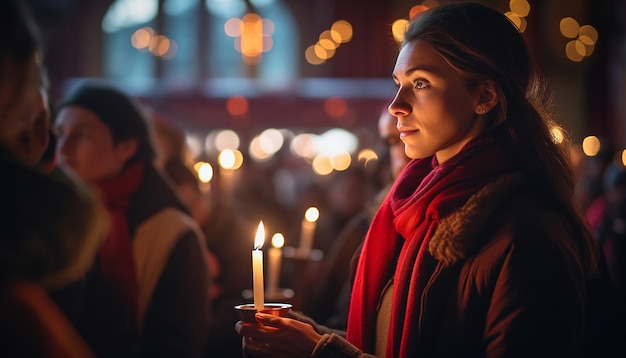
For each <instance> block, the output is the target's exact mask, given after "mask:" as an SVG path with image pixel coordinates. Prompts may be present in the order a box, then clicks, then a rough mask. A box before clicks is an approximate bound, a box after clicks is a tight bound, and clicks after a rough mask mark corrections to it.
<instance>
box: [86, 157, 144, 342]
mask: <svg viewBox="0 0 626 358" xmlns="http://www.w3.org/2000/svg"><path fill="white" fill-rule="evenodd" d="M144 166H145V165H144V163H143V162H137V163H134V164H132V165H130V166H129V167H128V168H126V169H125V170H124V171H123V172H122V174H121V175H120V176H118V177H116V178H113V179H109V180H106V181H103V182H99V183H98V184H97V185H98V189H99V191H100V194H101V196H102V200H103V201H104V203H105V205H106V207H107V209H108V212H109V220H110V223H111V224H110V232H109V236H108V237H107V238H106V240H105V241H104V243H103V244H102V246H101V247H100V250H99V252H98V258H99V283H100V285H101V287H100V288H101V291H100V292H102V293H103V296H104V297H101V299H100V303H101V305H102V307H101V309H102V314H101V315H99V316H100V317H101V318H102V319H103V320H105V322H99V323H98V324H101V325H103V326H102V327H101V328H103V329H104V331H108V333H113V336H115V335H117V334H120V335H124V336H129V335H130V336H134V335H137V332H138V327H137V325H138V324H137V322H138V318H139V299H138V297H139V296H138V287H137V273H136V269H135V260H134V257H133V244H132V241H131V236H130V229H129V226H128V222H127V219H126V210H127V209H128V206H129V204H130V198H131V196H132V195H133V194H134V193H135V192H136V191H137V189H138V188H139V184H141V181H142V179H143V175H144Z"/></svg>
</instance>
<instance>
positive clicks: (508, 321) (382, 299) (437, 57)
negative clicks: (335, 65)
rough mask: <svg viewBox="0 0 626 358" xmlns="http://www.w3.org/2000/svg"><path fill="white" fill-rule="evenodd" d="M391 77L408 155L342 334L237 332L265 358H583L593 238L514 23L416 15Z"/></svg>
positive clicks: (440, 11)
mask: <svg viewBox="0 0 626 358" xmlns="http://www.w3.org/2000/svg"><path fill="white" fill-rule="evenodd" d="M393 79H394V82H395V83H396V84H397V86H398V90H397V94H396V96H395V98H394V100H393V102H392V103H391V104H390V105H389V111H390V112H391V113H392V114H393V115H394V116H396V117H397V119H398V123H397V124H398V128H399V130H400V133H401V134H400V138H401V139H402V141H403V142H404V145H405V152H406V153H407V155H408V156H409V157H411V158H414V160H413V161H411V162H410V163H409V164H408V165H407V167H406V168H405V169H404V170H403V172H402V173H401V175H400V177H399V178H398V179H397V181H396V183H395V184H394V186H393V188H392V189H391V191H390V193H389V195H388V196H387V197H386V199H385V200H384V202H383V204H382V205H381V207H380V209H379V210H378V212H377V214H376V216H375V218H374V220H373V222H372V224H371V227H370V230H369V232H368V235H367V238H366V240H365V244H364V246H363V250H362V253H361V256H360V259H359V263H358V268H357V272H356V278H355V282H354V285H353V292H352V298H351V303H350V313H349V318H348V329H347V335H346V336H345V338H344V337H343V336H342V335H341V334H337V333H336V332H334V333H333V332H328V331H326V330H324V329H323V327H319V326H317V325H315V324H309V323H304V322H300V321H295V320H292V319H289V318H278V317H273V316H268V315H265V314H261V313H257V316H256V317H257V320H258V321H259V322H260V323H261V324H260V325H258V326H251V325H243V324H241V323H238V324H237V325H236V329H237V330H238V332H239V333H240V334H241V335H242V336H244V337H245V339H244V341H243V342H244V344H243V348H244V351H246V352H248V353H250V354H251V355H254V356H259V357H358V356H363V357H365V356H377V357H417V356H420V357H422V356H423V357H460V356H463V357H504V356H524V357H530V356H540V357H544V356H551V357H576V356H581V355H583V353H584V348H585V347H584V344H583V342H584V333H585V319H586V313H585V311H586V307H585V304H586V302H585V300H586V295H587V292H586V285H587V282H588V280H589V278H590V276H591V275H592V274H593V273H594V272H595V261H596V259H595V256H596V254H595V253H596V248H595V245H594V241H593V238H592V236H591V234H590V232H589V230H588V228H587V227H586V224H585V222H584V220H583V219H581V215H580V214H579V213H578V210H577V207H576V205H575V204H574V202H573V190H574V178H573V175H572V173H571V168H570V164H569V160H568V158H569V157H568V147H567V146H566V145H565V144H564V143H556V142H555V141H554V139H553V136H552V134H551V131H552V130H554V129H555V128H558V127H556V124H555V123H554V122H553V121H552V119H551V117H550V116H549V114H548V113H547V112H546V106H545V104H546V103H545V101H544V99H545V98H546V97H544V96H543V93H542V89H543V88H544V87H542V86H541V83H540V82H539V79H540V78H539V76H538V74H537V73H536V72H535V71H533V69H532V66H531V61H530V59H529V54H528V51H527V48H526V44H525V43H524V40H523V38H522V36H521V35H520V33H519V32H518V30H517V28H516V27H515V26H514V25H513V24H512V23H511V22H510V21H509V20H508V19H507V18H506V17H505V16H504V15H502V14H501V13H499V12H497V11H495V10H493V9H490V8H488V7H485V6H482V5H479V4H472V3H462V4H450V5H442V6H439V7H436V8H434V9H430V10H428V11H427V12H424V13H423V14H421V15H420V16H419V17H418V18H417V19H415V20H414V21H413V22H412V23H411V25H410V27H409V28H408V30H407V32H406V34H405V40H404V42H403V44H402V47H401V49H400V53H399V55H398V58H397V61H396V66H395V68H394V70H393Z"/></svg>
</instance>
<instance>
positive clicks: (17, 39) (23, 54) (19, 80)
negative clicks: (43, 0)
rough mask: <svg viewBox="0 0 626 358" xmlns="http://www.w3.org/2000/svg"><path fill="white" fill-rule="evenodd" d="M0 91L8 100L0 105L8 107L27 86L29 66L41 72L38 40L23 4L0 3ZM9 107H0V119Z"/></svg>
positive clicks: (35, 26) (34, 25)
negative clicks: (0, 35)
mask: <svg viewBox="0 0 626 358" xmlns="http://www.w3.org/2000/svg"><path fill="white" fill-rule="evenodd" d="M0 34H2V38H1V39H0V89H2V88H3V87H5V86H7V87H11V90H10V91H7V92H5V93H7V94H8V95H11V96H12V97H11V98H10V99H7V100H3V101H1V102H0V104H2V105H12V104H14V103H15V102H16V99H18V98H20V97H21V95H22V92H23V91H24V89H25V88H26V87H27V79H28V75H29V71H30V70H31V66H37V67H38V68H39V70H40V71H41V66H40V61H41V40H40V35H39V29H38V27H37V25H36V23H35V22H34V20H33V18H32V16H31V14H30V11H29V9H28V8H27V7H26V6H25V5H24V2H22V1H18V0H4V1H0ZM8 109H9V108H0V117H2V114H3V113H4V112H6V111H7V110H8Z"/></svg>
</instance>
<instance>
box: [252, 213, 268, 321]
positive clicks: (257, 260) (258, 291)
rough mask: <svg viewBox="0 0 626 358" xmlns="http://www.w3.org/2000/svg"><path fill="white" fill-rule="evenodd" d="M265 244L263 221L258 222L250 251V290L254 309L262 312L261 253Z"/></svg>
mask: <svg viewBox="0 0 626 358" xmlns="http://www.w3.org/2000/svg"><path fill="white" fill-rule="evenodd" d="M264 243H265V227H264V226H263V221H259V227H258V228H257V231H256V237H255V238H254V250H252V281H253V285H252V289H253V291H254V308H255V309H257V310H262V309H263V308H264V307H265V297H264V292H263V290H264V288H263V251H261V248H262V247H263V244H264Z"/></svg>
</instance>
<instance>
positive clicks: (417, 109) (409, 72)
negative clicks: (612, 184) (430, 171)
mask: <svg viewBox="0 0 626 358" xmlns="http://www.w3.org/2000/svg"><path fill="white" fill-rule="evenodd" d="M393 78H394V81H395V82H396V84H397V85H398V92H397V93H396V96H395V98H394V100H393V102H392V103H391V104H390V105H389V112H390V113H391V114H392V115H393V116H396V117H397V118H398V129H399V130H400V138H401V139H402V141H403V142H404V145H405V152H406V154H407V155H408V156H409V157H411V158H424V157H427V156H430V155H433V154H435V155H436V156H437V160H438V161H439V163H443V162H445V161H446V160H448V159H450V158H451V157H453V156H454V155H455V154H457V153H458V152H459V151H460V150H461V148H462V147H463V146H464V145H465V144H466V143H467V142H469V141H470V140H471V139H472V138H474V137H476V136H477V135H479V134H480V133H481V132H482V131H483V129H484V126H485V123H484V122H485V119H484V117H485V116H482V115H478V113H481V105H480V93H479V90H474V91H470V90H469V89H468V88H467V86H466V85H465V83H464V81H463V79H462V78H461V76H460V75H459V73H458V72H457V71H456V70H455V69H454V68H453V67H451V66H450V65H449V64H448V63H447V62H446V61H445V60H444V59H443V58H442V57H441V56H440V55H439V54H438V53H437V52H435V50H434V49H433V48H432V47H431V46H430V45H429V44H428V43H426V42H424V41H421V40H416V41H412V42H410V43H408V44H406V45H405V46H404V47H403V48H402V49H401V50H400V54H399V55H398V59H397V61H396V66H395V68H394V70H393Z"/></svg>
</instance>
